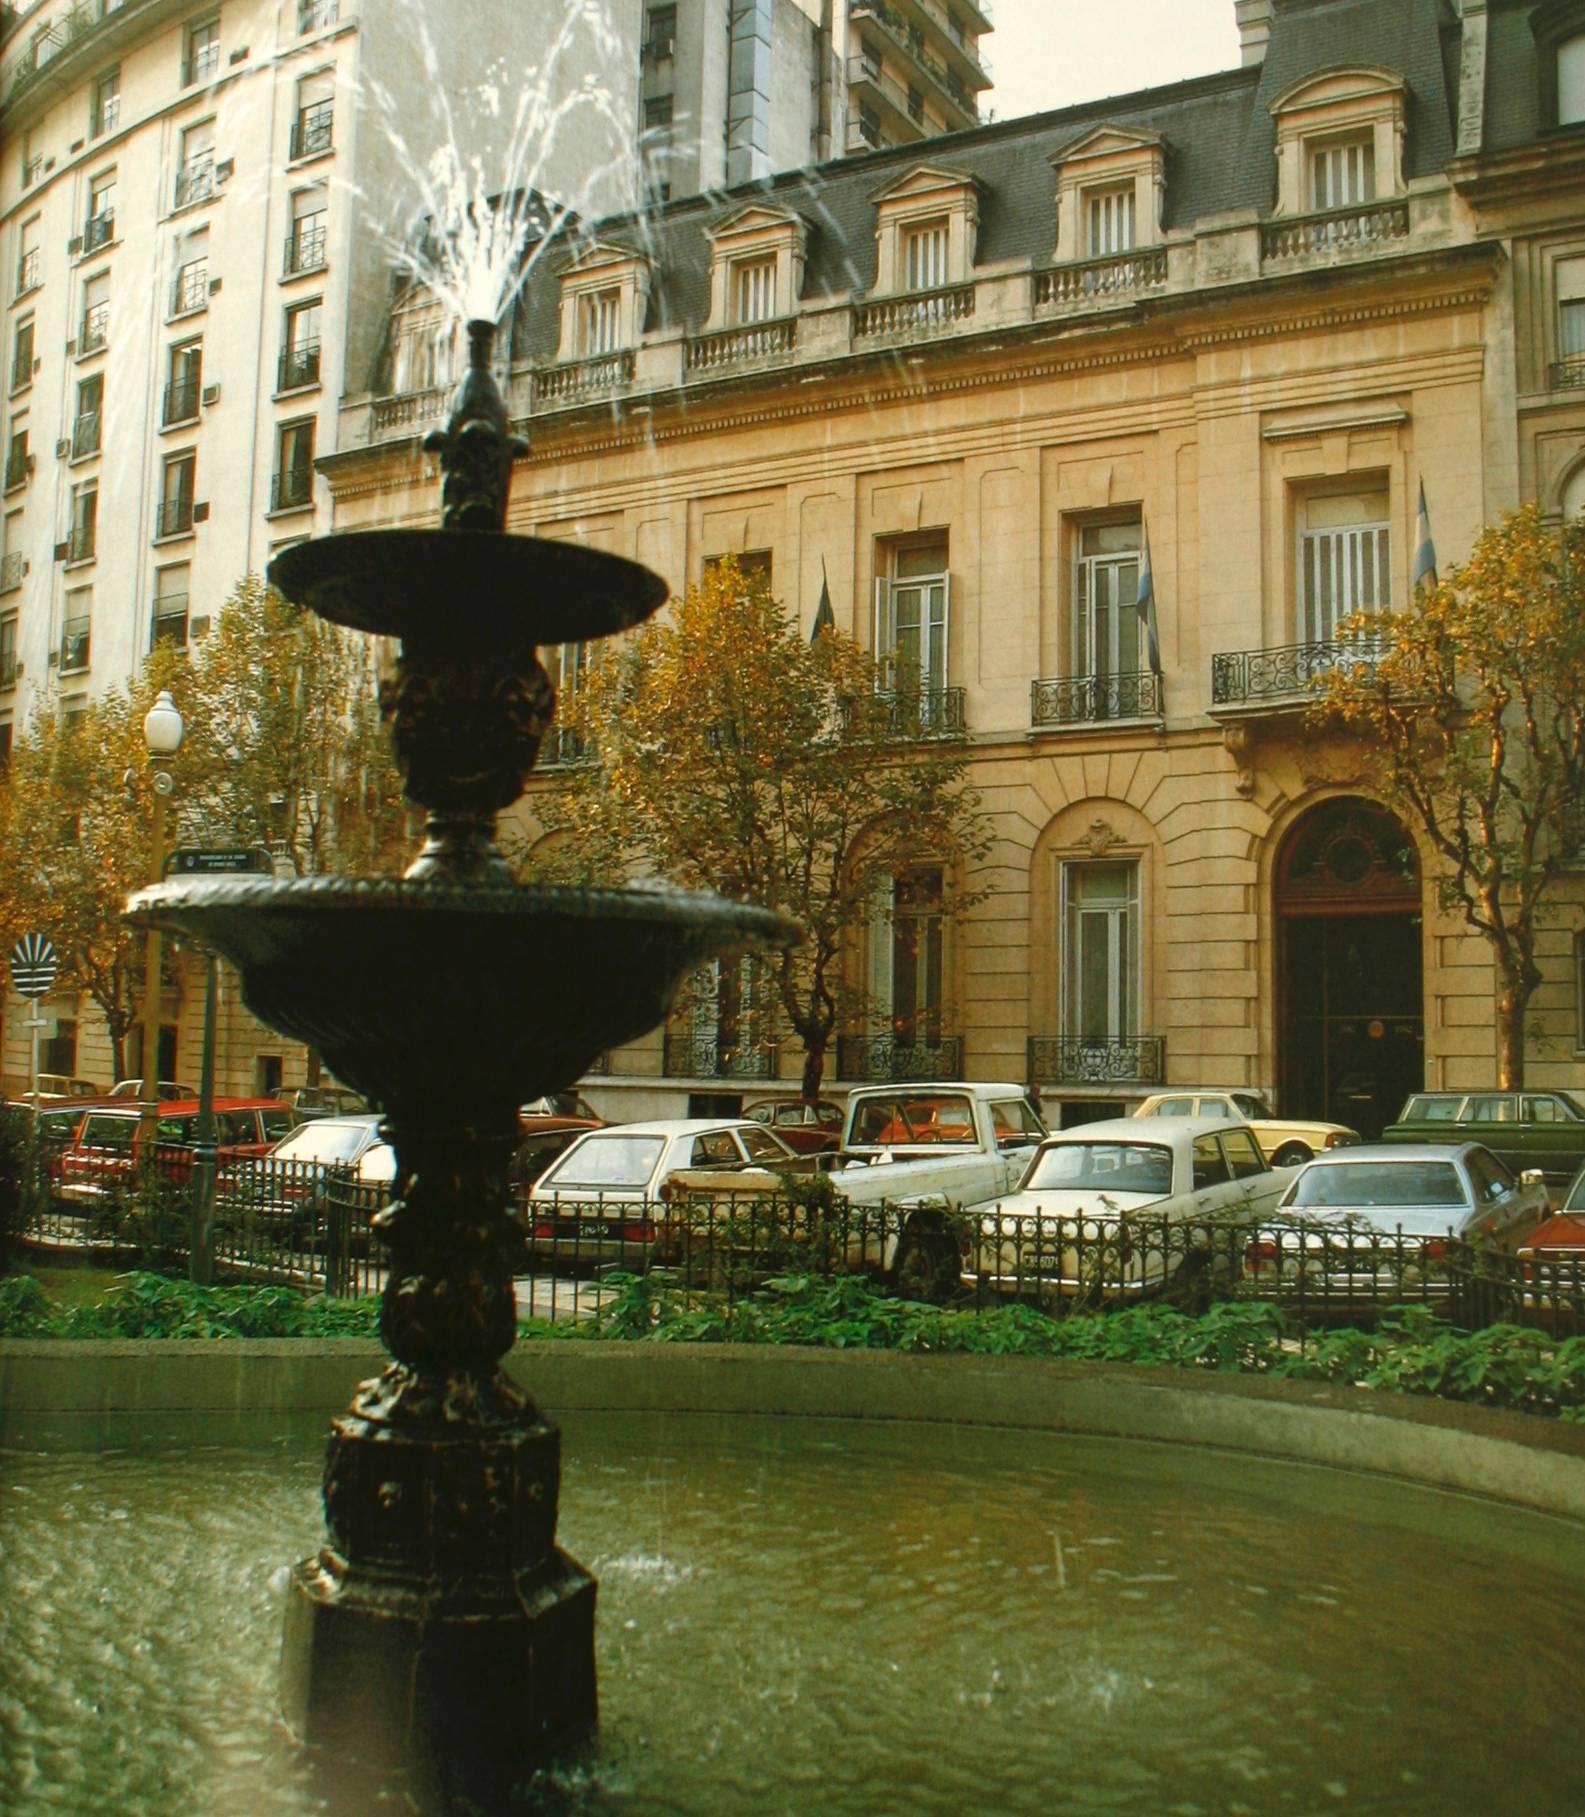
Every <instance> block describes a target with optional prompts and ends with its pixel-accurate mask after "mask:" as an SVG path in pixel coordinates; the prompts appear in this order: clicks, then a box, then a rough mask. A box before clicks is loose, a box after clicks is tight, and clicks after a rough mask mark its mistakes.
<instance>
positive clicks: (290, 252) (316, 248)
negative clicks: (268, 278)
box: [283, 221, 325, 278]
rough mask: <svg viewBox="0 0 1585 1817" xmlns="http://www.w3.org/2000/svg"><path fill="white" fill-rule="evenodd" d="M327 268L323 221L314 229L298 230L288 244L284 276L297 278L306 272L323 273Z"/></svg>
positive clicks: (304, 228) (302, 228)
mask: <svg viewBox="0 0 1585 1817" xmlns="http://www.w3.org/2000/svg"><path fill="white" fill-rule="evenodd" d="M324 266H325V227H324V223H323V222H322V221H321V222H319V223H318V224H317V225H316V226H313V227H299V228H297V229H296V230H295V231H294V232H293V233H292V235H291V236H290V238H288V240H287V242H286V263H285V266H284V267H283V275H284V276H286V277H289V278H295V277H299V276H301V275H302V273H303V272H305V271H323V270H324Z"/></svg>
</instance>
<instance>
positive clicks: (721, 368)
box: [684, 316, 798, 378]
mask: <svg viewBox="0 0 1585 1817" xmlns="http://www.w3.org/2000/svg"><path fill="white" fill-rule="evenodd" d="M797 345H798V320H797V317H796V316H782V317H781V318H780V319H778V320H776V321H772V322H746V323H744V324H743V325H742V326H741V327H738V328H726V329H723V330H722V331H721V332H720V333H719V334H703V335H699V336H698V337H697V338H696V339H694V340H690V341H689V342H688V343H687V351H686V353H685V355H684V358H685V362H686V365H687V369H688V374H689V376H690V377H706V378H709V377H713V376H714V375H715V374H716V373H718V372H729V371H731V370H733V369H734V368H738V367H744V366H761V365H764V364H765V363H766V362H767V361H769V360H785V359H790V358H791V357H792V355H793V353H794V352H795V351H796V348H797Z"/></svg>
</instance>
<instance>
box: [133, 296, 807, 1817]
mask: <svg viewBox="0 0 1585 1817" xmlns="http://www.w3.org/2000/svg"><path fill="white" fill-rule="evenodd" d="M468 334H469V341H470V355H469V358H470V363H469V369H468V372H467V374H466V376H465V377H464V379H463V381H462V384H461V386H460V387H459V389H458V392H457V394H456V397H455V399H454V402H453V408H452V412H451V416H450V420H449V422H448V424H447V427H446V429H445V430H444V431H437V432H436V433H435V434H433V435H432V436H431V437H430V438H429V441H428V443H427V444H426V445H427V446H429V447H430V448H431V449H433V450H434V451H436V452H438V453H439V456H440V465H441V468H442V472H443V476H444V477H443V487H442V526H441V528H440V529H438V530H394V531H371V532H360V533H354V534H348V535H341V536H332V537H326V538H321V539H318V540H316V541H313V542H309V543H305V544H301V545H299V546H298V547H296V548H293V549H290V550H288V551H287V552H286V553H285V554H283V555H282V556H280V557H279V558H278V559H277V560H276V561H275V562H274V563H272V564H271V568H270V578H271V580H272V581H273V582H274V583H275V585H276V586H277V587H279V588H280V590H281V591H282V592H283V593H284V594H286V596H287V597H288V598H290V599H292V600H295V601H297V602H298V603H300V604H302V605H304V606H307V607H308V608H310V609H311V610H313V611H314V612H316V613H318V614H320V615H321V616H322V617H324V618H327V619H331V620H333V621H335V622H336V623H339V624H343V625H349V626H353V627H355V628H357V629H360V630H363V631H368V632H375V633H384V634H386V635H390V636H395V637H399V638H400V639H401V649H400V657H399V661H398V666H397V674H396V679H395V681H394V683H391V684H388V686H387V688H386V690H385V695H384V699H383V702H382V704H383V706H384V709H385V712H386V715H387V717H388V718H389V720H390V723H391V731H392V737H393V740H394V744H395V749H396V753H397V758H398V762H399V764H400V765H401V768H402V773H403V777H404V784H405V790H406V793H407V795H408V797H409V799H410V800H412V801H414V802H416V803H418V804H419V805H420V806H422V807H423V808H424V809H426V810H427V814H428V825H427V837H426V839H425V843H424V847H423V850H422V851H421V852H420V854H419V856H418V857H417V859H416V860H415V861H414V863H413V864H412V866H411V867H410V868H409V870H408V871H407V873H406V875H405V877H402V878H399V879H398V878H379V877H376V878H307V879H298V880H294V881H286V882H280V881H275V880H271V879H229V880H221V879H212V880H197V881H185V880H184V881H176V882H168V883H162V884H160V885H158V886H156V887H154V888H151V889H147V890H144V891H142V892H141V893H140V894H139V895H137V896H136V897H134V898H133V900H132V902H131V903H130V904H129V908H128V915H129V919H130V920H132V921H133V922H134V923H135V924H137V925H139V926H148V925H151V924H156V925H158V926H160V927H163V928H166V929H170V930H174V931H176V932H178V933H181V934H185V935H186V936H188V937H189V938H190V939H192V940H193V941H194V942H196V943H197V944H199V945H201V946H203V947H206V948H210V949H212V950H214V951H218V952H220V953H222V954H223V955H224V956H225V957H226V958H228V959H230V960H231V961H232V962H233V963H234V964H235V965H236V966H237V968H238V970H239V971H240V972H241V975H242V993H243V997H244V1000H245V1001H246V1002H247V1004H248V1006H249V1008H250V1009H252V1010H253V1012H254V1013H255V1014H256V1015H258V1016H260V1017H261V1018H262V1019H263V1020H264V1021H266V1022H268V1023H270V1024H272V1025H273V1026H274V1027H276V1028H278V1029H280V1030H281V1031H283V1032H284V1033H286V1034H288V1035H291V1036H293V1037H295V1038H296V1039H298V1040H301V1041H304V1042H308V1043H311V1044H312V1045H313V1046H315V1047H316V1048H318V1049H319V1051H320V1052H321V1053H322V1054H323V1055H324V1057H325V1059H326V1061H327V1062H328V1064H329V1065H330V1067H331V1068H332V1070H333V1071H334V1072H335V1073H336V1074H337V1076H338V1077H340V1078H342V1079H345V1080H346V1081H347V1082H348V1083H349V1084H351V1085H354V1086H356V1087H357V1088H358V1089H360V1090H361V1091H364V1092H366V1093H367V1094H369V1096H370V1097H371V1098H372V1099H374V1101H376V1102H377V1103H379V1104H380V1105H381V1106H382V1107H383V1108H384V1111H385V1124H386V1129H387V1132H388V1135H389V1138H390V1140H391V1142H392V1144H393V1146H394V1148H395V1151H396V1157H397V1177H396V1184H395V1187H394V1189H393V1201H392V1203H391V1204H390V1205H389V1206H388V1207H387V1209H386V1210H385V1211H383V1212H382V1213H381V1214H380V1215H379V1217H378V1219H377V1220H376V1222H377V1224H378V1225H379V1227H380V1234H381V1235H382V1236H383V1238H384V1240H385V1242H386V1244H387V1245H388V1247H389V1274H388V1277H387V1281H386V1286H385V1290H384V1299H383V1303H382V1308H381V1332H382V1335H383V1338H384V1341H385V1345H386V1348H387V1349H388V1350H389V1352H390V1354H391V1356H392V1358H393V1359H394V1360H393V1361H392V1362H391V1364H390V1365H389V1367H388V1368H387V1369H386V1370H385V1371H384V1373H383V1374H382V1375H380V1376H378V1377H376V1378H374V1379H372V1380H370V1381H366V1382H364V1383H362V1384H361V1385H360V1387H359V1388H358V1391H357V1394H356V1395H355V1397H354V1399H353V1401H352V1405H351V1407H350V1408H349V1410H348V1411H347V1412H346V1413H345V1414H344V1415H342V1416H341V1417H340V1418H339V1419H338V1420H336V1421H335V1422H334V1424H333V1427H332V1432H331V1437H330V1442H329V1449H328V1454H327V1458H326V1464H325V1479H324V1503H325V1525H326V1539H325V1544H324V1545H323V1546H322V1548H321V1549H320V1551H319V1553H318V1555H317V1556H316V1557H314V1558H310V1559H307V1560H305V1561H303V1562H302V1563H301V1564H299V1565H298V1566H297V1567H296V1569H295V1571H294V1573H293V1582H292V1588H291V1592H290V1601H289V1607H288V1611H287V1619H286V1639H285V1648H284V1659H283V1702H284V1705H285V1710H286V1715H287V1719H288V1722H289V1723H290V1725H291V1726H292V1728H293V1730H294V1732H295V1733H297V1734H298V1735H299V1736H301V1737H302V1738H303V1739H305V1740H306V1741H308V1742H309V1743H311V1744H319V1745H320V1746H321V1747H322V1750H323V1754H322V1757H323V1758H324V1759H326V1760H328V1761H334V1762H337V1763H341V1764H342V1765H345V1766H348V1767H350V1768H351V1769H352V1770H353V1771H354V1772H357V1773H362V1774H370V1775H378V1774H380V1773H383V1772H384V1771H386V1770H389V1769H394V1770H398V1771H400V1772H402V1773H403V1774H405V1775H406V1777H407V1782H408V1786H409V1789H410V1791H411V1792H412V1793H413V1795H414V1796H416V1797H417V1798H418V1799H419V1801H420V1802H422V1803H425V1804H444V1803H447V1802H450V1801H451V1800H452V1799H453V1798H455V1797H461V1798H463V1799H465V1800H468V1801H472V1802H474V1803H478V1804H483V1805H484V1806H486V1807H489V1808H497V1807H499V1806H500V1805H501V1804H502V1803H504V1802H505V1801H506V1800H507V1799H508V1797H509V1796H510V1793H511V1788H512V1787H513V1786H514V1785H515V1784H518V1783H519V1782H520V1781H521V1780H522V1779H523V1778H524V1777H525V1775H526V1774H527V1773H528V1772H529V1771H530V1770H531V1769H532V1768H533V1767H534V1766H535V1765H537V1764H538V1763H539V1762H541V1761H542V1760H544V1759H545V1758H546V1757H547V1756H548V1755H549V1754H550V1753H552V1752H554V1751H555V1750H557V1749H558V1748H560V1747H562V1746H563V1745H565V1744H566V1743H567V1742H568V1741H569V1740H570V1739H571V1738H573V1737H576V1736H577V1735H579V1734H580V1733H586V1732H588V1731H589V1730H591V1729H592V1727H593V1724H594V1720H595V1715H596V1687H595V1659H594V1601H595V1584H594V1580H593V1579H592V1578H591V1577H590V1576H589V1575H588V1574H587V1573H586V1572H585V1571H583V1570H582V1569H581V1568H580V1567H579V1566H578V1565H577V1564H576V1563H574V1562H573V1561H572V1560H571V1559H570V1558H568V1557H567V1556H566V1554H565V1553H563V1552H562V1551H561V1550H560V1549H559V1548H558V1547H557V1545H556V1543H555V1535H556V1513H557V1494H558V1487H559V1476H560V1434H559V1432H558V1430H557V1429H556V1427H555V1426H553V1425H552V1424H551V1423H550V1422H549V1421H547V1420H546V1419H545V1418H544V1416H543V1415H542V1414H541V1413H540V1411H539V1410H538V1408H537V1407H536V1406H535V1405H534V1403H533V1401H532V1400H530V1399H529V1398H528V1397H527V1396H526V1395H525V1394H523V1393H522V1391H521V1390H520V1389H518V1388H517V1387H516V1386H515V1385H514V1383H513V1382H512V1381H511V1380H510V1379H509V1378H508V1377H507V1376H506V1375H505V1374H504V1373H503V1371H502V1370H501V1367H500V1361H501V1358H502V1357H503V1356H504V1355H505V1353H506V1352H507V1350H509V1349H510V1347H511V1345H512V1342H513V1339H514V1336H515V1332H516V1306H515V1301H514V1297H513V1287H512V1275H513V1264H514V1260H515V1259H516V1256H517V1254H518V1249H519V1237H518V1233H517V1229H516V1226H515V1225H514V1223H513V1221H512V1219H511V1216H510V1214H509V1211H508V1203H509V1192H508V1183H507V1170H508V1166H509V1163H510V1160H511V1156H512V1153H513V1149H514V1147H515V1143H516V1130H517V1107H518V1105H519V1104H521V1103H523V1102H524V1101H525V1100H527V1099H529V1098H531V1097H535V1096H537V1095H539V1094H541V1093H543V1092H546V1091H550V1090H553V1089H556V1088H558V1087H560V1086H564V1085H566V1084H569V1083H570V1082H571V1081H573V1080H574V1079H576V1078H577V1077H579V1075H580V1074H581V1073H582V1072H583V1071H584V1070H585V1069H586V1068H587V1067H588V1065H589V1063H590V1062H591V1061H592V1060H593V1059H594V1057H595V1055H596V1054H598V1053H599V1052H601V1051H602V1050H603V1049H605V1048H607V1047H610V1046H612V1045H614V1044H616V1043H619V1042H622V1041H625V1040H629V1039H631V1038H633V1037H634V1036H636V1035H638V1034H640V1033H642V1032H643V1031H644V1030H646V1029H648V1028H651V1027H653V1026H654V1025H655V1024H656V1023H657V1022H658V1021H660V1020H661V1019H662V1017H663V1016H664V1015H665V1013H666V1009H667V1007H668V1004H669V1002H670V1000H671V998H672V995H673V993H674V992H675V990H676V988H677V986H678V984H679V983H680V981H681V980H682V978H683V977H685V976H686V975H687V973H688V972H689V971H690V970H692V969H693V968H695V967H696V966H698V965H699V964H701V963H702V962H703V961H704V960H705V959H707V958H709V957H711V956H712V955H716V954H719V953H723V952H727V951H730V950H732V949H734V948H737V947H742V946H745V945H750V944H754V943H759V942H774V943H785V942H786V941H787V940H789V939H791V938H794V937H796V929H794V928H793V927H791V926H789V925H788V924H787V923H786V922H784V921H783V920H782V919H781V918H780V917H778V916H776V915H774V914H772V913H770V912H769V911H766V910H763V909H759V908H755V907H752V906H749V905H745V904H741V903H732V902H726V901H723V900H719V899H717V898H713V897H709V896H699V895H686V894H684V893H682V892H680V891H672V890H666V889H645V888H632V889H612V890H577V889H567V888H555V887H534V886H528V885H521V884H518V883H516V882H515V881H514V880H513V878H512V875H511V872H510V870H509V868H508V867H507V865H506V864H505V862H504V860H503V859H502V857H501V855H500V852H499V850H498V848H497V845H496V840H495V829H496V816H497V814H498V813H499V812H500V811H501V810H502V809H503V808H506V807H508V806H510V805H511V803H513V802H514V801H515V800H517V798H518V797H519V795H520V794H521V793H522V790H523V786H524V780H525V778H526V777H527V775H528V774H529V772H530V771H531V770H532V768H533V765H534V762H535V759H536V756H537V753H538V750H539V744H540V740H541V739H542V737H543V736H544V734H545V732H546V730H547V728H548V726H549V725H550V722H551V718H552V714H553V711H554V706H555V697H554V692H553V690H552V687H551V684H550V681H549V678H548V677H547V675H546V673H545V671H544V669H543V668H542V666H541V665H540V662H539V660H538V656H537V653H536V652H537V646H540V645H544V644H556V643H564V642H574V641H581V640H584V639H588V638H593V637H600V636H605V635H608V634H610V633H612V632H615V631H619V630H622V629H624V628H626V627H628V626H631V625H633V624H636V623H638V622H639V621H641V620H642V619H644V618H645V617H647V616H648V615H649V614H650V613H652V612H654V611H655V610H656V608H657V607H658V606H659V605H660V604H661V603H662V601H663V600H664V599H665V597H666V588H665V586H664V584H663V583H662V582H661V580H660V579H659V578H658V577H657V576H656V575H654V574H652V573H650V572H649V571H648V570H647V569H644V568H642V567H640V566H638V565H637V564H636V563H633V562H629V561H626V560H623V559H621V558H619V557H614V556H610V555H606V554H603V553H600V552H598V551H593V550H588V549H583V548H578V547H573V546H568V545H564V544H558V543H547V542H541V541H538V540H535V539H533V538H530V537H523V536H514V535H508V534H506V533H505V532H504V530H503V524H504V521H505V511H506V499H507V492H508V488H509V484H510V477H511V468H512V462H513V459H514V457H515V455H516V454H517V453H518V452H520V451H521V450H522V449H523V447H524V444H523V443H522V442H521V441H519V440H518V439H517V438H515V437H514V436H513V435H512V434H511V432H510V428H509V424H508V420H507V416H506V411H505V407H504V404H503V402H502V399H501V395H500V392H499V390H498V388H497V387H496V384H495V381H494V379H493V378H492V376H491V373H490V365H489V361H490V348H491V342H492V338H493V334H494V328H493V325H492V324H491V323H490V322H488V321H474V322H470V324H469V327H468ZM365 1783H367V1782H365Z"/></svg>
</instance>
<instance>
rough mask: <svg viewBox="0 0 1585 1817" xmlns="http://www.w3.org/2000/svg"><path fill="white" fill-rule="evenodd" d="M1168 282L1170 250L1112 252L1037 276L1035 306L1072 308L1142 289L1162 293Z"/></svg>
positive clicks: (1160, 248) (1055, 268) (1041, 272)
mask: <svg viewBox="0 0 1585 1817" xmlns="http://www.w3.org/2000/svg"><path fill="white" fill-rule="evenodd" d="M1166 281H1167V249H1166V247H1165V246H1153V247H1150V248H1148V249H1147V250H1145V251H1142V252H1120V253H1112V254H1110V255H1109V256H1108V257H1106V258H1103V259H1084V260H1082V261H1081V262H1080V263H1078V264H1075V265H1053V266H1052V267H1051V268H1050V269H1049V270H1047V271H1037V272H1036V273H1035V307H1036V308H1037V309H1043V308H1047V307H1052V308H1057V309H1071V308H1072V307H1074V305H1076V304H1079V303H1094V302H1098V301H1099V302H1104V301H1105V300H1106V299H1108V298H1110V297H1120V296H1128V295H1130V294H1132V293H1134V292H1136V291H1141V290H1159V289H1160V288H1161V286H1162V285H1163V284H1165V283H1166Z"/></svg>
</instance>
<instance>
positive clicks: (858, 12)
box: [848, 0, 990, 137]
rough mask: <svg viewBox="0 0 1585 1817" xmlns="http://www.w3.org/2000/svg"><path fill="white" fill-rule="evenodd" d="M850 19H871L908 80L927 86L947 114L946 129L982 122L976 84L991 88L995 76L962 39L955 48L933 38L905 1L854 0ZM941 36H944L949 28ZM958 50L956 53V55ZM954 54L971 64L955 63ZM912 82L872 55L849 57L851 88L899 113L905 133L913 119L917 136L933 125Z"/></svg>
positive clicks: (854, 23)
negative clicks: (914, 98)
mask: <svg viewBox="0 0 1585 1817" xmlns="http://www.w3.org/2000/svg"><path fill="white" fill-rule="evenodd" d="M848 19H849V24H850V25H851V26H859V25H868V26H869V27H870V28H871V29H873V30H874V31H875V32H876V34H877V36H879V37H880V38H881V39H882V41H883V44H884V48H885V49H886V51H887V52H888V53H889V55H890V56H892V57H895V59H896V61H897V64H898V66H899V68H901V69H902V70H903V71H904V72H905V74H906V76H907V77H908V78H909V81H911V82H916V83H917V84H918V85H919V89H920V92H921V93H923V92H924V90H926V89H928V91H929V94H930V99H931V100H932V101H933V102H934V103H935V105H936V108H937V110H938V111H939V113H940V114H941V115H942V119H943V128H944V130H945V131H948V132H956V131H958V130H960V129H961V128H962V127H965V126H974V125H976V124H977V123H978V121H979V117H980V104H979V100H978V98H977V97H976V94H975V89H976V88H989V87H990V78H989V77H987V76H986V74H985V72H984V70H982V69H980V67H979V64H978V62H977V61H976V60H975V59H973V58H971V57H967V56H965V55H964V54H963V52H962V47H961V46H960V45H957V44H956V43H955V41H954V45H953V51H952V52H947V51H945V50H944V49H943V48H942V47H941V46H940V45H938V44H936V43H935V42H934V41H933V36H928V35H927V34H926V33H925V32H924V31H922V30H921V29H920V28H919V26H918V25H917V24H916V23H915V22H914V20H913V19H912V18H910V17H906V16H905V12H904V8H903V7H902V6H899V5H893V4H891V3H890V0H853V5H852V7H851V9H850V11H849V14H848ZM942 36H943V38H944V37H945V33H944V31H943V33H942ZM954 52H955V53H957V54H956V55H955V56H954ZM949 57H951V58H953V61H954V62H961V63H962V64H964V65H966V68H964V69H961V70H960V69H959V68H954V67H952V66H951V64H950V63H949V61H948V58H949ZM908 87H909V82H901V83H900V82H898V81H897V80H896V79H895V78H894V77H893V76H891V75H890V74H888V73H887V72H886V70H885V69H884V68H882V67H880V66H878V65H877V63H876V61H875V60H874V59H873V58H870V57H862V56H861V57H856V58H852V59H850V60H849V67H848V92H849V94H850V95H852V96H854V97H855V98H856V99H857V100H858V101H860V102H862V101H866V100H871V99H872V98H873V99H874V100H876V101H878V102H879V103H880V104H881V105H882V107H883V108H884V109H885V110H886V111H887V112H890V113H893V114H898V115H900V116H901V119H900V124H903V126H904V131H905V133H906V130H907V125H906V123H907V122H909V121H912V123H913V126H914V129H915V130H914V134H913V135H912V136H916V137H917V136H918V135H919V134H920V133H922V132H925V131H928V130H929V129H928V126H927V124H926V120H925V116H924V112H923V109H922V108H915V107H913V106H912V105H911V97H910V95H909V93H908Z"/></svg>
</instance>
